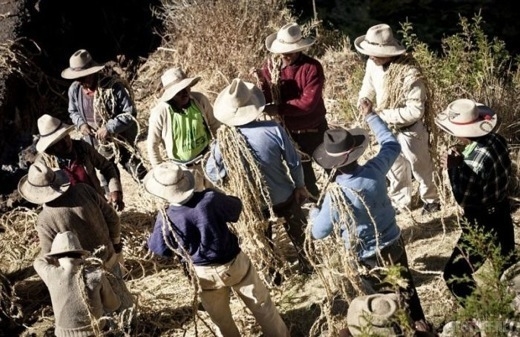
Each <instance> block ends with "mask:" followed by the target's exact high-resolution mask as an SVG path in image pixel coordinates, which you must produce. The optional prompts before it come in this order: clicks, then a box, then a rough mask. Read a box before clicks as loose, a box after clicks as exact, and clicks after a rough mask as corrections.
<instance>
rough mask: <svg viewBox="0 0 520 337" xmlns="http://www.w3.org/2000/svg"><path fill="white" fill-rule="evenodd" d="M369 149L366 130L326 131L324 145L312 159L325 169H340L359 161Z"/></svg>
mask: <svg viewBox="0 0 520 337" xmlns="http://www.w3.org/2000/svg"><path fill="white" fill-rule="evenodd" d="M367 147H368V133H367V131H366V130H364V129H361V128H355V129H351V130H348V131H347V130H345V129H342V128H339V129H332V130H327V131H325V134H324V135H323V143H321V144H320V145H319V146H318V147H317V148H316V150H315V151H314V153H313V155H312V157H313V158H314V160H315V161H316V162H317V163H318V164H319V165H320V166H321V167H323V168H326V169H331V168H338V167H342V166H345V165H348V164H350V163H352V162H354V161H355V160H357V159H358V158H359V157H361V155H362V154H363V152H365V150H366V148H367Z"/></svg>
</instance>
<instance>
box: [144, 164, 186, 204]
mask: <svg viewBox="0 0 520 337" xmlns="http://www.w3.org/2000/svg"><path fill="white" fill-rule="evenodd" d="M143 184H144V189H145V190H146V191H147V192H148V193H150V194H152V195H155V196H157V197H159V198H162V199H164V200H166V201H168V202H170V203H173V204H182V203H184V202H186V201H187V200H189V199H190V198H191V196H192V195H193V192H194V188H195V179H194V177H193V174H192V173H191V172H190V171H188V170H186V169H184V168H182V167H181V166H179V165H177V164H174V163H172V162H163V163H161V164H159V165H157V166H156V167H154V168H153V169H152V170H151V171H150V172H148V173H147V174H146V176H145V177H144V179H143Z"/></svg>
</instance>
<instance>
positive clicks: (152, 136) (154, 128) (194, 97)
mask: <svg viewBox="0 0 520 337" xmlns="http://www.w3.org/2000/svg"><path fill="white" fill-rule="evenodd" d="M190 99H191V102H192V104H194V105H195V106H196V108H197V109H198V110H199V111H200V112H201V114H202V118H203V121H204V123H205V126H207V127H208V128H209V131H210V132H211V134H212V135H215V134H216V132H217V129H218V127H219V126H220V122H219V121H218V120H217V119H216V118H215V116H214V115H213V107H212V106H211V103H210V102H209V100H208V98H207V97H206V96H204V95H203V94H202V93H199V92H191V93H190ZM174 130H175V127H174V122H173V118H172V108H171V106H170V105H169V104H168V103H166V102H159V103H158V104H157V105H156V106H155V107H154V108H153V109H152V111H151V112H150V118H149V121H148V138H147V141H146V146H147V151H148V159H149V160H150V163H151V164H152V166H157V165H158V164H160V163H161V162H163V161H164V159H163V158H162V157H161V148H160V145H161V144H162V145H163V146H164V148H165V150H166V156H167V157H168V159H173V160H177V161H179V160H181V159H180V158H178V156H177V155H176V154H175V153H174V148H175V147H174V137H175V136H176V135H175V134H174ZM191 159H193V158H189V159H188V160H191ZM182 161H185V160H182Z"/></svg>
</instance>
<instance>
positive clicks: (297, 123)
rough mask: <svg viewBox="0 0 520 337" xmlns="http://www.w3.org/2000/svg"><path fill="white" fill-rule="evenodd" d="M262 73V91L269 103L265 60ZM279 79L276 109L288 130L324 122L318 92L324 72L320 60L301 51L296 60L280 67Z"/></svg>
mask: <svg viewBox="0 0 520 337" xmlns="http://www.w3.org/2000/svg"><path fill="white" fill-rule="evenodd" d="M262 73H263V75H264V78H265V79H266V80H267V81H266V82H265V83H264V84H263V85H262V91H263V92H264V95H265V98H266V101H267V102H268V103H269V102H272V96H271V90H270V88H269V86H270V82H271V74H270V73H269V70H268V65H267V63H266V64H264V66H263V67H262ZM280 83H281V86H280V96H281V102H282V103H281V104H280V106H279V108H278V113H279V114H280V116H282V117H283V120H284V123H285V126H286V127H287V129H289V131H296V130H305V129H315V128H317V127H318V126H320V125H322V124H323V123H326V120H325V113H326V110H325V103H324V102H323V96H322V92H323V85H324V83H325V75H324V74H323V67H322V66H321V64H320V62H318V61H317V60H316V59H313V58H312V57H310V56H307V55H305V54H303V53H301V54H300V57H299V58H298V60H296V62H294V63H293V64H291V65H289V66H287V67H285V68H283V69H282V70H281V73H280Z"/></svg>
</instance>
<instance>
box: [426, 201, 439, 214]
mask: <svg viewBox="0 0 520 337" xmlns="http://www.w3.org/2000/svg"><path fill="white" fill-rule="evenodd" d="M440 210H441V204H439V203H438V202H431V203H428V204H424V205H423V208H422V212H421V214H422V215H425V214H428V213H433V212H437V211H440Z"/></svg>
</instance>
